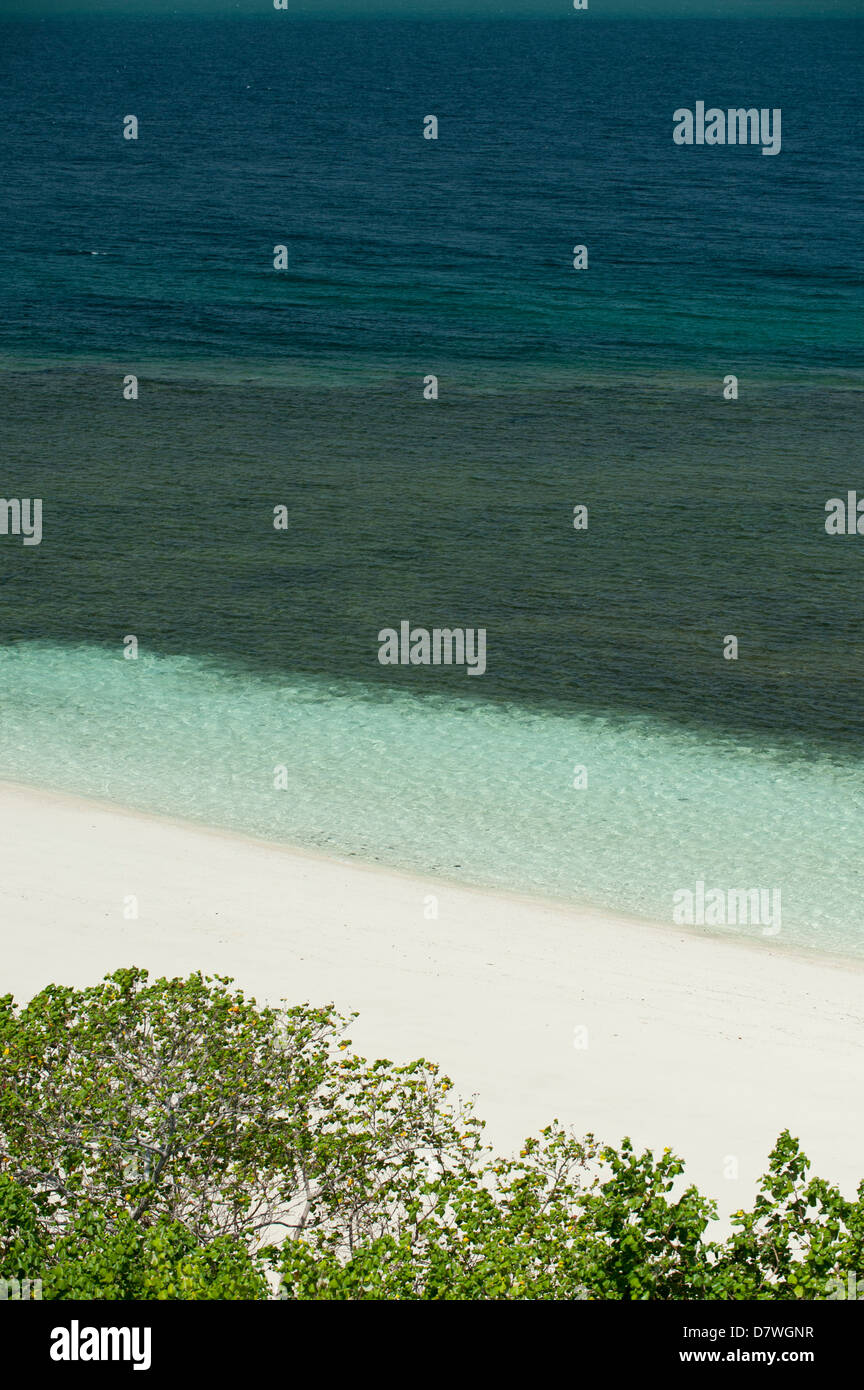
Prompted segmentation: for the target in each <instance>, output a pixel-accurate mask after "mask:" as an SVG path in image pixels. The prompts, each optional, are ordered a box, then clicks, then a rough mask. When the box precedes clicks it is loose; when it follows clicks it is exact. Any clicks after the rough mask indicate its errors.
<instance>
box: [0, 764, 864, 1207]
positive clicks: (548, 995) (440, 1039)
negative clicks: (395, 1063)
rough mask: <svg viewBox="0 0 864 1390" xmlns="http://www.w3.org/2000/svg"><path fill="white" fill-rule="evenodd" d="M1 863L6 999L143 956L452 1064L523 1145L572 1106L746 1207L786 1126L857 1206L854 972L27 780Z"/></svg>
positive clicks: (390, 1048) (613, 1135)
mask: <svg viewBox="0 0 864 1390" xmlns="http://www.w3.org/2000/svg"><path fill="white" fill-rule="evenodd" d="M0 864H2V871H0V894H2V904H0V907H2V917H0V923H2V925H0V961H2V966H0V990H2V992H4V993H5V992H12V993H13V994H15V995H16V997H18V998H20V999H22V1000H23V999H26V998H29V997H30V996H31V995H32V994H33V993H34V992H35V991H37V990H38V989H40V988H41V987H42V986H43V985H45V984H46V983H48V982H49V981H58V982H63V983H70V984H76V985H82V984H86V983H93V982H95V981H96V980H98V979H99V978H100V977H101V976H102V975H103V974H105V973H107V972H108V971H110V970H113V969H116V968H117V967H118V966H121V965H131V964H136V965H142V966H146V967H148V968H149V969H150V970H151V971H154V972H158V973H170V974H185V973H187V972H189V971H191V970H193V969H202V970H205V971H208V972H218V973H220V974H228V975H232V976H233V977H234V978H235V979H236V980H237V982H238V984H240V985H241V986H242V987H243V988H244V989H246V990H247V991H249V992H251V993H254V994H255V995H256V996H257V997H258V998H259V999H262V1000H264V999H266V1000H268V1001H275V1000H278V999H279V998H287V999H288V1000H289V1001H290V1002H292V1003H293V1002H299V1001H302V1000H307V999H308V1000H310V1001H312V1002H314V1003H324V1002H327V1001H330V1000H333V1001H335V1003H336V1004H337V1005H338V1006H339V1007H340V1008H341V1009H343V1010H344V1011H350V1010H353V1009H356V1010H359V1012H360V1019H359V1020H358V1022H357V1024H356V1025H355V1026H354V1028H353V1029H352V1033H351V1036H352V1037H353V1039H354V1041H355V1043H356V1044H357V1045H358V1047H360V1048H361V1049H362V1050H363V1051H365V1052H366V1053H367V1055H369V1054H371V1055H375V1056H388V1057H392V1058H394V1059H396V1060H399V1061H407V1060H408V1059H410V1058H412V1057H416V1056H421V1055H425V1056H427V1057H429V1058H433V1059H435V1060H436V1061H438V1062H440V1063H441V1064H442V1066H443V1067H444V1068H445V1069H446V1070H447V1071H448V1072H449V1074H450V1075H451V1076H452V1078H453V1080H454V1082H455V1083H456V1087H457V1089H458V1090H459V1091H460V1092H461V1093H462V1094H463V1095H471V1094H476V1096H477V1105H478V1111H479V1113H480V1114H481V1115H482V1116H483V1117H484V1118H485V1119H486V1120H487V1134H488V1136H489V1137H490V1139H491V1140H492V1141H493V1142H494V1143H495V1144H496V1145H498V1146H499V1147H502V1148H506V1149H510V1148H512V1147H514V1146H517V1145H518V1144H519V1142H520V1140H521V1139H522V1137H523V1136H524V1135H525V1134H527V1133H530V1132H532V1131H534V1130H536V1129H538V1128H540V1126H542V1125H543V1124H545V1123H547V1122H548V1121H549V1120H550V1119H551V1118H552V1117H554V1116H558V1117H559V1118H560V1119H561V1120H562V1121H563V1122H565V1123H567V1124H570V1125H573V1126H574V1127H575V1128H576V1129H577V1131H579V1132H585V1131H588V1130H593V1131H594V1132H595V1133H596V1134H597V1135H598V1136H601V1137H603V1138H607V1139H612V1140H617V1139H619V1138H620V1137H621V1136H622V1135H624V1134H629V1135H630V1136H631V1137H632V1138H633V1139H634V1141H636V1142H638V1143H640V1144H642V1143H644V1144H650V1145H652V1146H654V1147H655V1148H658V1149H659V1148H662V1147H663V1146H664V1145H666V1144H669V1145H671V1146H672V1147H673V1148H675V1149H676V1150H677V1151H678V1152H680V1153H681V1154H682V1156H683V1157H684V1158H685V1159H686V1161H687V1165H688V1172H689V1174H690V1176H691V1177H692V1178H693V1179H694V1180H695V1181H697V1182H698V1183H699V1185H700V1186H701V1187H702V1188H703V1189H704V1190H706V1191H708V1192H710V1193H711V1194H712V1195H714V1196H715V1197H716V1198H717V1199H718V1201H719V1203H720V1206H721V1210H722V1211H726V1212H728V1211H731V1210H734V1209H735V1208H737V1207H739V1206H740V1205H741V1204H742V1202H746V1201H749V1200H750V1197H751V1194H752V1190H753V1182H754V1180H755V1178H756V1177H757V1176H758V1174H759V1173H760V1172H761V1171H762V1168H763V1166H764V1161H765V1157H766V1154H767V1152H768V1149H769V1148H770V1145H771V1143H772V1141H773V1140H774V1138H775V1136H776V1135H777V1134H778V1133H779V1131H780V1130H781V1129H782V1128H783V1127H784V1126H789V1127H790V1128H791V1129H792V1131H793V1133H795V1134H798V1135H799V1136H800V1138H801V1139H802V1141H803V1143H804V1147H805V1150H806V1151H807V1152H808V1153H809V1155H810V1157H811V1158H812V1159H813V1160H814V1166H815V1167H816V1168H817V1170H818V1171H819V1172H820V1173H821V1174H822V1175H823V1176H825V1177H830V1178H831V1179H833V1180H834V1181H837V1182H839V1183H840V1184H841V1186H842V1187H843V1188H844V1189H845V1190H847V1191H848V1192H849V1194H850V1195H851V1194H852V1192H853V1191H854V1188H855V1187H856V1186H857V1182H858V1180H859V1179H860V1178H861V1177H862V1176H864V1115H862V1110H861V1097H862V1095H864V970H862V969H859V968H857V967H856V966H854V965H850V966H844V965H842V964H837V963H834V962H831V961H828V960H823V959H816V958H806V957H801V956H795V955H792V954H787V953H786V952H784V951H782V950H780V949H778V948H777V946H776V944H775V943H772V944H771V945H768V944H766V943H763V942H755V943H750V942H742V941H740V940H736V939H734V938H731V937H726V938H724V939H722V940H721V939H717V938H712V937H708V936H705V935H700V934H698V932H692V933H691V932H688V931H684V930H681V929H679V928H672V927H655V926H652V925H650V924H648V923H641V922H635V921H632V920H627V919H624V918H616V917H613V916H611V915H609V914H600V913H596V912H589V911H582V910H577V909H571V908H563V907H559V906H557V905H554V904H546V903H536V902H533V901H529V900H524V899H518V898H514V897H508V896H504V895H495V894H491V893H485V892H479V891H474V890H471V889H463V888H460V887H454V886H451V885H449V884H444V883H440V882H435V881H433V880H429V881H426V880H422V879H420V878H414V877H412V876H410V875H406V874H400V873H394V872H391V871H388V870H383V869H378V868H369V867H364V866H361V865H359V864H356V863H354V862H353V861H349V862H344V861H339V860H334V859H329V858H325V857H323V856H316V855H313V854H307V853H305V852H298V851H293V850H284V849H282V848H280V847H277V846H271V845H268V844H262V843H259V842H255V841H251V840H246V839H243V838H242V837H239V836H232V835H226V834H222V833H221V832H218V831H210V830H204V829H198V828H196V827H193V826H189V825H185V824H178V823H175V822H172V821H170V820H161V819H158V818H151V817H147V816H142V815H138V814H135V813H130V812H125V811H122V810H119V809H116V808H113V807H110V806H105V805H101V804H98V803H95V802H90V801H83V800H78V799H76V798H73V797H67V796H61V795H54V794H49V793H45V792H41V791H34V790H30V789H25V788H21V787H14V786H9V785H6V786H2V785H0ZM431 894H434V895H436V896H437V907H438V918H437V920H427V917H426V916H425V915H424V912H425V911H428V910H429V907H428V895H431ZM128 895H134V896H135V897H137V899H138V903H139V917H138V920H137V921H126V920H124V915H123V914H124V900H125V899H126V898H127V896H128ZM578 1028H586V1029H587V1043H588V1045H587V1047H577V1046H574V1040H576V1041H578V1036H577V1034H576V1032H575V1030H576V1029H578ZM733 1161H737V1171H738V1177H737V1178H735V1177H734V1176H726V1175H725V1174H732V1173H734V1162H733Z"/></svg>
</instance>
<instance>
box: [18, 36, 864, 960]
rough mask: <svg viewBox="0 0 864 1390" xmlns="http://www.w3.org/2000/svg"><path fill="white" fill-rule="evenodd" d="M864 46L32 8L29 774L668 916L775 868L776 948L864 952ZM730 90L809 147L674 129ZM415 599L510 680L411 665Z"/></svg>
mask: <svg viewBox="0 0 864 1390" xmlns="http://www.w3.org/2000/svg"><path fill="white" fill-rule="evenodd" d="M862 48H864V44H862V25H861V24H860V23H859V22H857V21H831V20H827V19H819V20H795V21H792V20H785V21H780V20H775V21H767V20H758V21H757V20H739V21H733V20H727V21H713V20H665V21H664V20H624V19H620V20H605V19H603V18H602V17H601V16H598V15H595V14H594V12H593V11H588V12H586V13H584V14H583V13H569V14H567V15H565V16H562V17H561V19H559V20H550V21H545V20H543V21H540V20H512V21H510V20H503V19H501V20H495V21H481V20H471V21H468V20H464V21H456V20H447V21H445V20H429V21H409V20H400V21H395V20H394V21H386V20H372V19H368V20H364V21H356V20H355V21H348V20H339V21H337V20H331V21H324V20H320V21H316V20H301V19H298V18H295V17H293V16H291V15H290V14H285V13H281V12H275V11H274V12H266V13H262V15H261V16H260V17H259V18H252V19H241V18H233V19H201V20H196V21H187V20H181V19H171V18H165V19H160V20H157V19H150V20H146V19H140V18H138V19H136V18H131V17H129V18H120V19H95V18H92V17H91V18H83V17H82V18H78V19H72V18H69V19H63V20H61V19H50V20H49V19H43V20H33V21H29V20H28V21H11V20H10V21H4V22H3V23H2V24H0V50H2V53H3V58H2V60H0V73H2V81H0V107H2V129H3V131H4V139H3V144H2V150H0V168H2V172H3V187H4V195H3V200H2V201H3V213H2V235H0V369H2V370H0V432H2V460H3V463H2V476H0V483H2V486H0V492H2V495H3V496H4V497H5V498H21V497H41V498H42V499H43V509H44V519H43V538H42V542H41V544H39V545H38V546H37V545H33V546H25V545H23V544H22V540H21V538H20V537H16V536H11V535H6V536H0V776H2V777H5V778H7V779H9V780H13V781H21V782H28V783H32V784H35V785H40V786H46V787H57V788H62V789H65V790H69V791H74V792H79V793H81V794H83V795H90V796H98V797H102V798H107V799H110V800H113V801H116V802H118V803H120V804H123V805H126V806H133V807H139V808H141V809H145V810H150V811H155V812H160V813H163V814H169V815H173V816H179V817H184V818H187V819H191V820H197V821H201V822H204V823H207V824H211V825H219V826H226V827H230V828H233V829H236V830H239V831H243V832H245V833H249V834H255V835H260V836H264V837H266V838H269V839H273V840H280V841H284V842H287V843H291V844H295V845H300V846H313V847H315V848H318V849H322V850H325V851H329V852H331V853H334V854H339V855H346V856H357V857H358V858H360V859H363V860H366V861H368V862H377V863H386V864H391V865H394V866H396V867H401V868H405V869H410V870H413V871H415V872H418V873H420V874H424V875H429V876H433V877H438V876H442V877H446V878H453V879H458V880H461V881H464V882H469V883H476V884H481V885H489V886H494V887H498V888H504V889H509V890H512V891H519V892H526V893H532V894H537V895H541V896H550V897H558V898H562V899H565V900H572V901H577V902H586V903H591V904H594V905H597V906H600V907H607V908H614V909H616V910H619V911H627V912H630V913H634V914H637V915H643V916H645V917H646V918H652V919H657V920H664V921H669V920H671V918H672V902H673V898H674V895H675V893H676V892H677V891H678V890H681V889H692V888H694V886H695V885H696V884H697V883H699V882H704V883H705V884H706V885H708V886H709V887H713V886H717V887H720V888H723V889H732V888H742V889H749V888H752V887H756V888H761V889H772V890H773V889H781V890H782V902H783V927H782V932H781V933H780V935H779V937H776V938H772V942H771V944H772V945H775V946H776V945H778V944H779V945H784V944H786V945H790V946H794V947H796V948H808V949H814V950H821V951H828V952H832V953H839V954H846V955H861V954H864V895H862V865H864V701H862V693H861V692H862V688H864V687H862V681H864V639H862V636H861V612H862V593H864V590H862V574H864V569H862V566H864V538H862V537H860V536H857V535H850V536H830V535H828V534H826V531H825V503H826V501H827V500H828V499H829V498H832V497H836V496H840V497H843V498H845V497H846V494H847V491H849V490H851V489H855V488H856V487H858V489H859V491H860V494H861V495H862V496H864V474H862V470H861V463H860V442H859V441H860V437H861V426H862V405H861V402H862V395H861V391H862V381H864V350H862V349H864V335H862V327H861V325H862V309H864V303H862V300H864V291H862V277H861V275H860V271H859V269H858V262H859V259H860V246H861V243H862V232H864V208H862V191H861V183H860V172H859V170H858V168H857V150H858V149H859V148H860V143H861V138H862V124H864V121H862V115H861V104H860V97H859V84H860V79H859V77H858V74H859V72H860V70H861V59H862ZM703 99H704V100H705V101H706V104H709V105H711V104H713V105H716V106H718V107H721V108H725V107H739V106H744V107H751V106H755V107H759V108H763V107H765V108H781V109H782V113H783V127H782V129H783V137H782V150H781V153H780V154H779V155H778V156H776V157H763V156H762V155H761V153H760V151H759V149H758V148H753V147H749V146H748V147H733V146H729V147H724V148H708V147H702V148H696V147H693V148H686V147H681V146H677V145H676V144H674V143H673V140H672V138H671V136H672V113H673V111H674V110H675V109H676V108H679V107H693V106H694V105H695V103H696V101H698V100H703ZM129 114H134V115H136V116H137V118H138V122H139V134H138V139H137V140H125V139H124V138H123V122H124V117H125V116H127V115H129ZM429 114H435V115H437V117H438V121H439V134H438V139H437V140H426V139H424V138H423V125H424V118H425V117H426V116H427V115H429ZM277 245H283V246H284V247H285V248H286V253H287V268H286V269H285V270H279V271H277V270H274V268H273V254H274V247H275V246H277ZM576 245H585V246H587V248H588V257H589V264H588V268H587V270H583V271H576V270H574V268H573V248H574V246H576ZM129 374H134V375H135V376H137V378H138V390H139V394H138V399H137V400H127V399H124V395H123V382H124V378H125V377H126V376H127V375H129ZM730 374H732V375H735V376H736V377H737V378H738V383H739V387H738V390H739V395H738V399H737V400H727V399H724V394H723V383H724V379H725V378H726V377H727V376H729V375H730ZM429 375H434V376H436V377H437V379H438V398H437V399H435V400H428V399H425V398H424V381H425V380H426V378H427V377H428V376H429ZM577 504H583V505H586V506H587V507H588V509H589V517H590V520H589V526H588V529H587V530H585V531H576V530H574V527H573V509H574V506H576V505H577ZM277 506H282V507H285V508H286V509H287V517H288V524H287V527H286V529H284V530H278V531H277V530H275V529H274V526H273V515H274V507H277ZM404 620H407V621H409V622H410V623H411V624H412V625H418V626H425V627H427V628H431V627H433V626H442V627H451V628H452V627H472V628H477V627H484V628H485V629H486V632H487V647H488V658H487V660H488V666H487V670H486V673H485V674H484V675H483V676H482V678H475V679H472V678H469V677H467V675H466V672H465V670H464V669H460V668H457V667H451V668H448V667H437V668H430V667H424V666H415V667H412V666H395V667H393V666H384V665H381V664H380V663H379V661H378V640H377V638H378V632H379V630H381V629H383V628H385V627H398V626H399V623H400V622H401V621H404ZM130 635H134V636H135V637H136V638H137V641H138V646H139V655H138V659H137V660H135V661H130V660H126V659H125V657H124V638H125V637H127V636H130ZM729 635H735V636H737V638H738V644H739V651H738V659H737V660H734V661H732V660H726V659H724V655H723V652H724V645H725V643H726V639H727V637H728V636H729ZM577 768H581V769H583V772H582V774H581V780H580V776H577V775H576V769H577ZM277 769H282V771H281V772H280V773H279V774H278V775H277V772H276V770H277ZM277 781H279V783H280V785H279V786H278V787H277V786H276V785H274V783H275V782H277ZM583 783H584V784H583ZM727 929H728V930H729V931H731V932H737V931H744V932H745V933H749V934H752V935H755V936H759V937H761V936H762V935H763V930H762V928H761V927H760V926H759V925H755V926H754V925H752V924H748V925H739V924H735V925H732V926H730V927H728V928H727Z"/></svg>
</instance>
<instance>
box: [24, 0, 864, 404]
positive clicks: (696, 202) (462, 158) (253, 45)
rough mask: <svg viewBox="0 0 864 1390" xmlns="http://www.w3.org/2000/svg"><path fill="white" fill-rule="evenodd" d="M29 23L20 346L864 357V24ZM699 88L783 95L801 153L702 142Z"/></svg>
mask: <svg viewBox="0 0 864 1390" xmlns="http://www.w3.org/2000/svg"><path fill="white" fill-rule="evenodd" d="M3 28H4V45H3V47H4V50H5V58H4V60H3V67H2V88H0V104H2V117H3V132H4V138H3V156H2V158H3V171H4V222H3V236H2V253H3V264H2V269H3V282H2V284H3V289H2V322H0V347H5V348H7V349H9V350H11V351H26V352H28V353H40V352H43V351H44V352H46V353H51V354H55V353H76V354H77V353H93V354H98V355H100V357H110V358H112V359H114V360H120V359H124V358H126V357H128V355H129V354H135V355H136V357H138V358H139V359H140V358H146V359H154V358H155V359H160V358H165V357H173V356H176V357H181V358H191V359H193V360H196V361H200V360H201V359H206V358H215V359H219V360H222V359H225V358H226V357H235V358H237V357H239V358H243V357H247V358H248V357H251V358H256V359H262V360H263V361H265V362H266V361H271V362H272V361H274V360H275V361H278V362H280V363H285V362H286V361H296V360H298V359H302V358H305V357H308V356H311V357H312V358H313V359H316V360H319V361H321V360H330V359H333V360H335V361H336V362H339V363H341V364H346V363H347V364H354V365H356V363H357V359H358V358H359V359H362V360H367V359H376V358H379V357H380V358H382V359H385V360H387V361H389V362H391V363H393V364H395V365H396V366H398V367H400V368H405V367H407V366H408V365H409V364H410V365H411V366H412V367H414V368H418V367H420V366H426V365H427V364H429V363H430V362H434V363H437V362H440V361H442V360H446V361H448V362H450V361H453V362H455V363H458V364H459V366H460V367H461V366H462V365H463V364H464V365H465V366H468V365H470V364H476V363H478V362H498V363H502V364H503V363H506V364H507V365H508V368H509V369H510V370H511V371H514V370H515V369H516V367H517V365H518V364H525V365H526V366H527V367H531V368H535V369H536V367H537V366H538V365H541V364H549V365H554V366H558V367H560V368H562V369H564V370H565V371H567V372H573V373H575V374H577V379H578V374H579V373H581V372H582V371H588V372H590V373H595V372H597V371H598V370H602V369H604V368H608V367H609V366H611V365H614V364H623V365H624V366H625V367H627V368H628V369H631V370H632V369H637V368H640V369H644V370H648V371H651V372H654V371H656V370H657V369H658V368H659V367H661V366H671V367H675V368H678V369H684V370H687V371H692V372H699V371H703V372H707V373H710V374H713V373H716V372H717V371H718V370H719V371H722V370H725V369H727V368H728V370H730V371H732V370H735V369H738V370H739V371H741V372H746V371H748V370H749V371H751V372H755V371H762V372H766V373H771V374H779V375H782V376H785V377H788V375H789V374H790V373H791V372H804V373H806V374H807V375H808V377H811V378H812V375H813V374H815V373H819V372H822V371H826V370H828V371H830V372H832V373H836V374H837V375H838V376H840V377H845V376H846V375H847V374H848V373H850V372H852V371H856V370H860V368H861V366H862V339H861V329H860V324H861V312H862V291H861V276H860V273H859V269H858V267H859V249H860V245H861V240H862V230H864V226H862V222H864V219H862V192H861V179H860V157H859V150H860V145H861V137H862V115H861V102H860V68H861V59H862V41H861V33H862V26H861V24H859V23H856V22H855V21H839V22H829V21H790V20H785V21H775V22H770V21H759V22H756V21H740V20H739V21H731V20H730V21H710V20H695V21H690V22H688V21H681V20H665V21H663V20H641V21H639V20H629V21H624V20H619V21H605V22H604V21H603V19H602V18H600V17H598V16H595V15H594V14H593V13H585V14H577V13H571V14H568V15H566V16H565V17H562V19H561V20H558V21H556V20H552V21H528V20H522V21H509V22H507V21H492V22H484V21H477V20H475V21H463V22H458V21H413V22H412V21H390V22H387V21H383V20H376V21H368V22H362V21H361V22H357V21H354V22H351V21H342V22H336V21H331V22H326V21H319V22H315V21H308V20H307V21H304V20H297V19H293V18H292V17H291V16H290V15H285V14H281V13H277V12H266V11H265V13H264V14H262V17H261V18H260V19H239V18H238V19H234V20H225V21H217V20H210V21H206V20H201V21H182V20H162V21H158V20H150V21H147V20H142V19H136V18H127V19H120V20H109V19H102V20H99V19H82V20H79V21H74V20H65V21H61V20H50V21H43V22H41V23H39V22H32V23H19V24H14V23H7V24H6V25H4V26H3ZM697 99H704V100H705V101H706V103H707V104H708V105H711V104H714V105H717V106H720V107H723V108H725V107H727V106H732V107H737V106H745V107H749V106H756V107H771V108H773V107H780V108H781V109H782V112H783V147H782V151H781V154H780V155H779V156H777V157H773V158H770V157H767V158H766V157H763V156H762V155H761V154H760V153H759V150H758V149H754V148H752V147H749V146H748V147H745V148H739V147H726V148H723V149H708V148H702V149H697V148H691V149H685V148H681V147H679V146H676V145H675V144H673V141H672V139H671V130H672V112H673V110H674V109H676V108H677V107H680V106H688V107H693V105H694V104H695V102H696V100H697ZM130 113H131V114H135V115H137V116H138V118H139V121H140V138H139V140H138V141H137V142H133V141H125V140H123V139H122V138H121V131H122V125H121V121H122V117H123V116H124V115H126V114H130ZM429 113H433V114H437V115H438V117H439V121H440V135H439V139H438V141H437V142H433V141H427V140H424V139H422V138H421V129H422V118H423V117H424V116H425V115H427V114H429ZM277 243H281V244H285V245H287V246H288V248H289V259H290V268H289V269H288V270H287V271H286V272H284V273H282V274H281V275H275V274H274V272H273V270H272V248H273V246H274V244H277ZM576 243H584V244H587V245H588V247H589V251H590V262H589V264H590V273H588V274H578V273H576V272H574V271H573V270H572V268H571V256H570V250H571V247H572V246H573V245H574V244H576ZM94 252H95V253H98V254H96V255H94V254H93V253H94ZM575 384H576V383H575V381H574V385H575Z"/></svg>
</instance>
